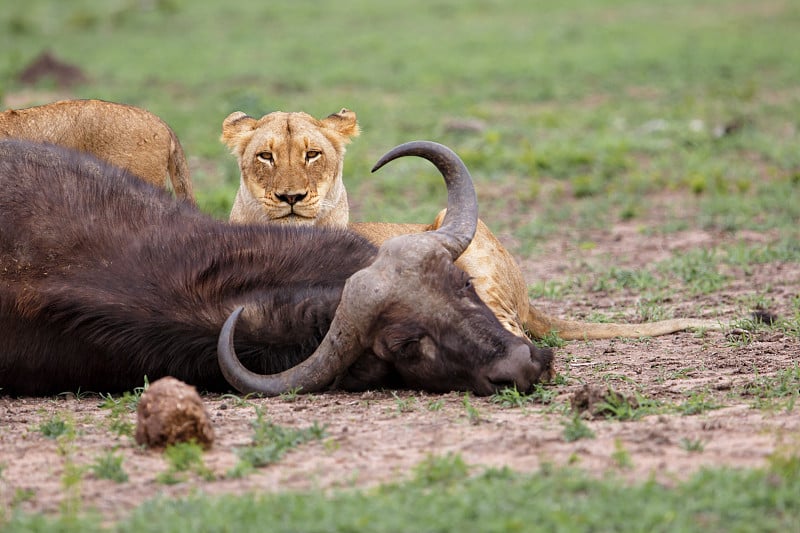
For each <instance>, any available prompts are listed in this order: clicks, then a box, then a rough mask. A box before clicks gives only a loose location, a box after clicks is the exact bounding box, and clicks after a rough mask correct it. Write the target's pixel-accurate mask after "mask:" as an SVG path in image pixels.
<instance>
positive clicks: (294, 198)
mask: <svg viewBox="0 0 800 533" xmlns="http://www.w3.org/2000/svg"><path fill="white" fill-rule="evenodd" d="M306 196H307V194H306V193H298V194H278V193H275V198H277V199H278V200H280V201H281V202H285V203H287V204H289V205H294V204H296V203H297V202H301V201H303V198H305V197H306Z"/></svg>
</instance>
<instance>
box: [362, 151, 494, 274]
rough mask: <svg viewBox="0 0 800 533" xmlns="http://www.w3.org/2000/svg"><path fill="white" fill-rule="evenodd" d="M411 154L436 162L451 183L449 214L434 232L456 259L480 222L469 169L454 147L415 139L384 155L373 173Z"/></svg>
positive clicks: (449, 189) (448, 196)
mask: <svg viewBox="0 0 800 533" xmlns="http://www.w3.org/2000/svg"><path fill="white" fill-rule="evenodd" d="M407 155H415V156H418V157H422V158H424V159H427V160H428V161H430V162H431V163H433V164H434V165H435V166H436V168H437V169H438V170H439V172H441V173H442V176H443V177H444V181H445V183H446V184H447V214H446V215H445V217H444V221H443V222H442V225H441V226H440V227H439V229H437V230H436V231H435V232H434V233H436V234H439V235H441V236H442V239H441V242H442V244H443V245H444V247H445V248H447V250H448V251H449V252H450V254H451V255H452V257H453V260H454V261H455V260H456V259H458V257H459V256H460V255H461V254H462V253H463V252H464V250H466V249H467V246H469V243H470V242H472V238H473V237H474V236H475V229H476V228H477V225H478V199H477V196H476V195H475V188H474V187H473V185H472V177H471V176H470V174H469V170H467V167H466V166H465V165H464V162H463V161H461V158H459V157H458V155H456V153H455V152H453V151H452V150H451V149H450V148H448V147H446V146H444V145H442V144H439V143H435V142H432V141H412V142H407V143H405V144H401V145H400V146H396V147H394V148H392V149H391V150H390V151H388V152H387V153H386V154H385V155H384V156H383V157H381V158H380V159H379V160H378V162H377V163H375V166H374V167H372V172H375V171H376V170H378V169H379V168H381V167H382V166H383V165H385V164H386V163H388V162H389V161H392V160H394V159H397V158H398V157H403V156H407Z"/></svg>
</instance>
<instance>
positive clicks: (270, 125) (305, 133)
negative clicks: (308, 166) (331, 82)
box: [250, 111, 340, 150]
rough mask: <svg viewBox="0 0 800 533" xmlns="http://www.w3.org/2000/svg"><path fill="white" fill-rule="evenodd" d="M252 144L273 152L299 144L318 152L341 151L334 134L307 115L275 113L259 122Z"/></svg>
mask: <svg viewBox="0 0 800 533" xmlns="http://www.w3.org/2000/svg"><path fill="white" fill-rule="evenodd" d="M250 144H251V146H252V145H254V144H255V145H258V146H260V147H266V145H269V148H270V149H272V150H280V149H281V148H283V147H286V146H291V145H298V144H300V145H303V146H304V147H308V148H315V149H317V150H319V149H328V148H334V149H336V150H339V144H340V143H337V142H336V140H335V139H334V138H333V134H332V132H329V131H327V130H326V128H325V126H324V125H323V124H322V122H320V121H319V120H317V119H316V118H314V117H312V116H311V115H309V114H307V113H303V112H293V113H286V112H283V111H275V112H273V113H270V114H268V115H264V116H263V117H261V118H260V119H259V120H258V122H257V123H256V127H255V131H254V134H253V137H252V139H251V142H250Z"/></svg>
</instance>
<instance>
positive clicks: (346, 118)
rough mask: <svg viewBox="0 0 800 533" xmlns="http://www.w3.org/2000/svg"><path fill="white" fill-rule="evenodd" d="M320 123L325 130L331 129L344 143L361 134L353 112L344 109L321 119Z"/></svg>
mask: <svg viewBox="0 0 800 533" xmlns="http://www.w3.org/2000/svg"><path fill="white" fill-rule="evenodd" d="M321 122H322V124H323V125H324V126H325V127H326V128H329V129H332V130H334V131H335V132H336V133H338V134H339V135H341V136H342V137H344V141H345V142H350V140H351V139H352V138H353V137H358V135H359V134H360V133H361V128H359V126H358V121H357V120H356V114H355V112H354V111H350V110H349V109H347V108H344V107H343V108H342V109H341V111H339V112H338V113H333V114H330V115H328V116H327V117H325V118H323V119H322V120H321Z"/></svg>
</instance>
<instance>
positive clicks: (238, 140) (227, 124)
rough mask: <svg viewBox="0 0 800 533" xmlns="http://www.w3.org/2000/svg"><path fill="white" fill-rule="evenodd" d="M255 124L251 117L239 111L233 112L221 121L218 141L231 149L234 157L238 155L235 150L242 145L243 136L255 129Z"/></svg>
mask: <svg viewBox="0 0 800 533" xmlns="http://www.w3.org/2000/svg"><path fill="white" fill-rule="evenodd" d="M256 122H257V121H256V119H254V118H253V117H250V116H248V115H247V114H245V113H243V112H241V111H234V112H233V113H231V114H230V115H228V116H227V117H226V118H225V120H223V121H222V136H221V137H220V140H221V141H222V142H223V143H224V144H225V145H226V146H227V147H228V148H230V149H231V152H233V154H234V155H239V154H238V153H237V150H238V149H239V147H240V146H241V145H242V141H243V140H244V139H243V136H244V135H245V134H247V133H250V132H252V131H253V130H254V129H255V128H256ZM248 138H249V136H248ZM239 151H241V150H239Z"/></svg>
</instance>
